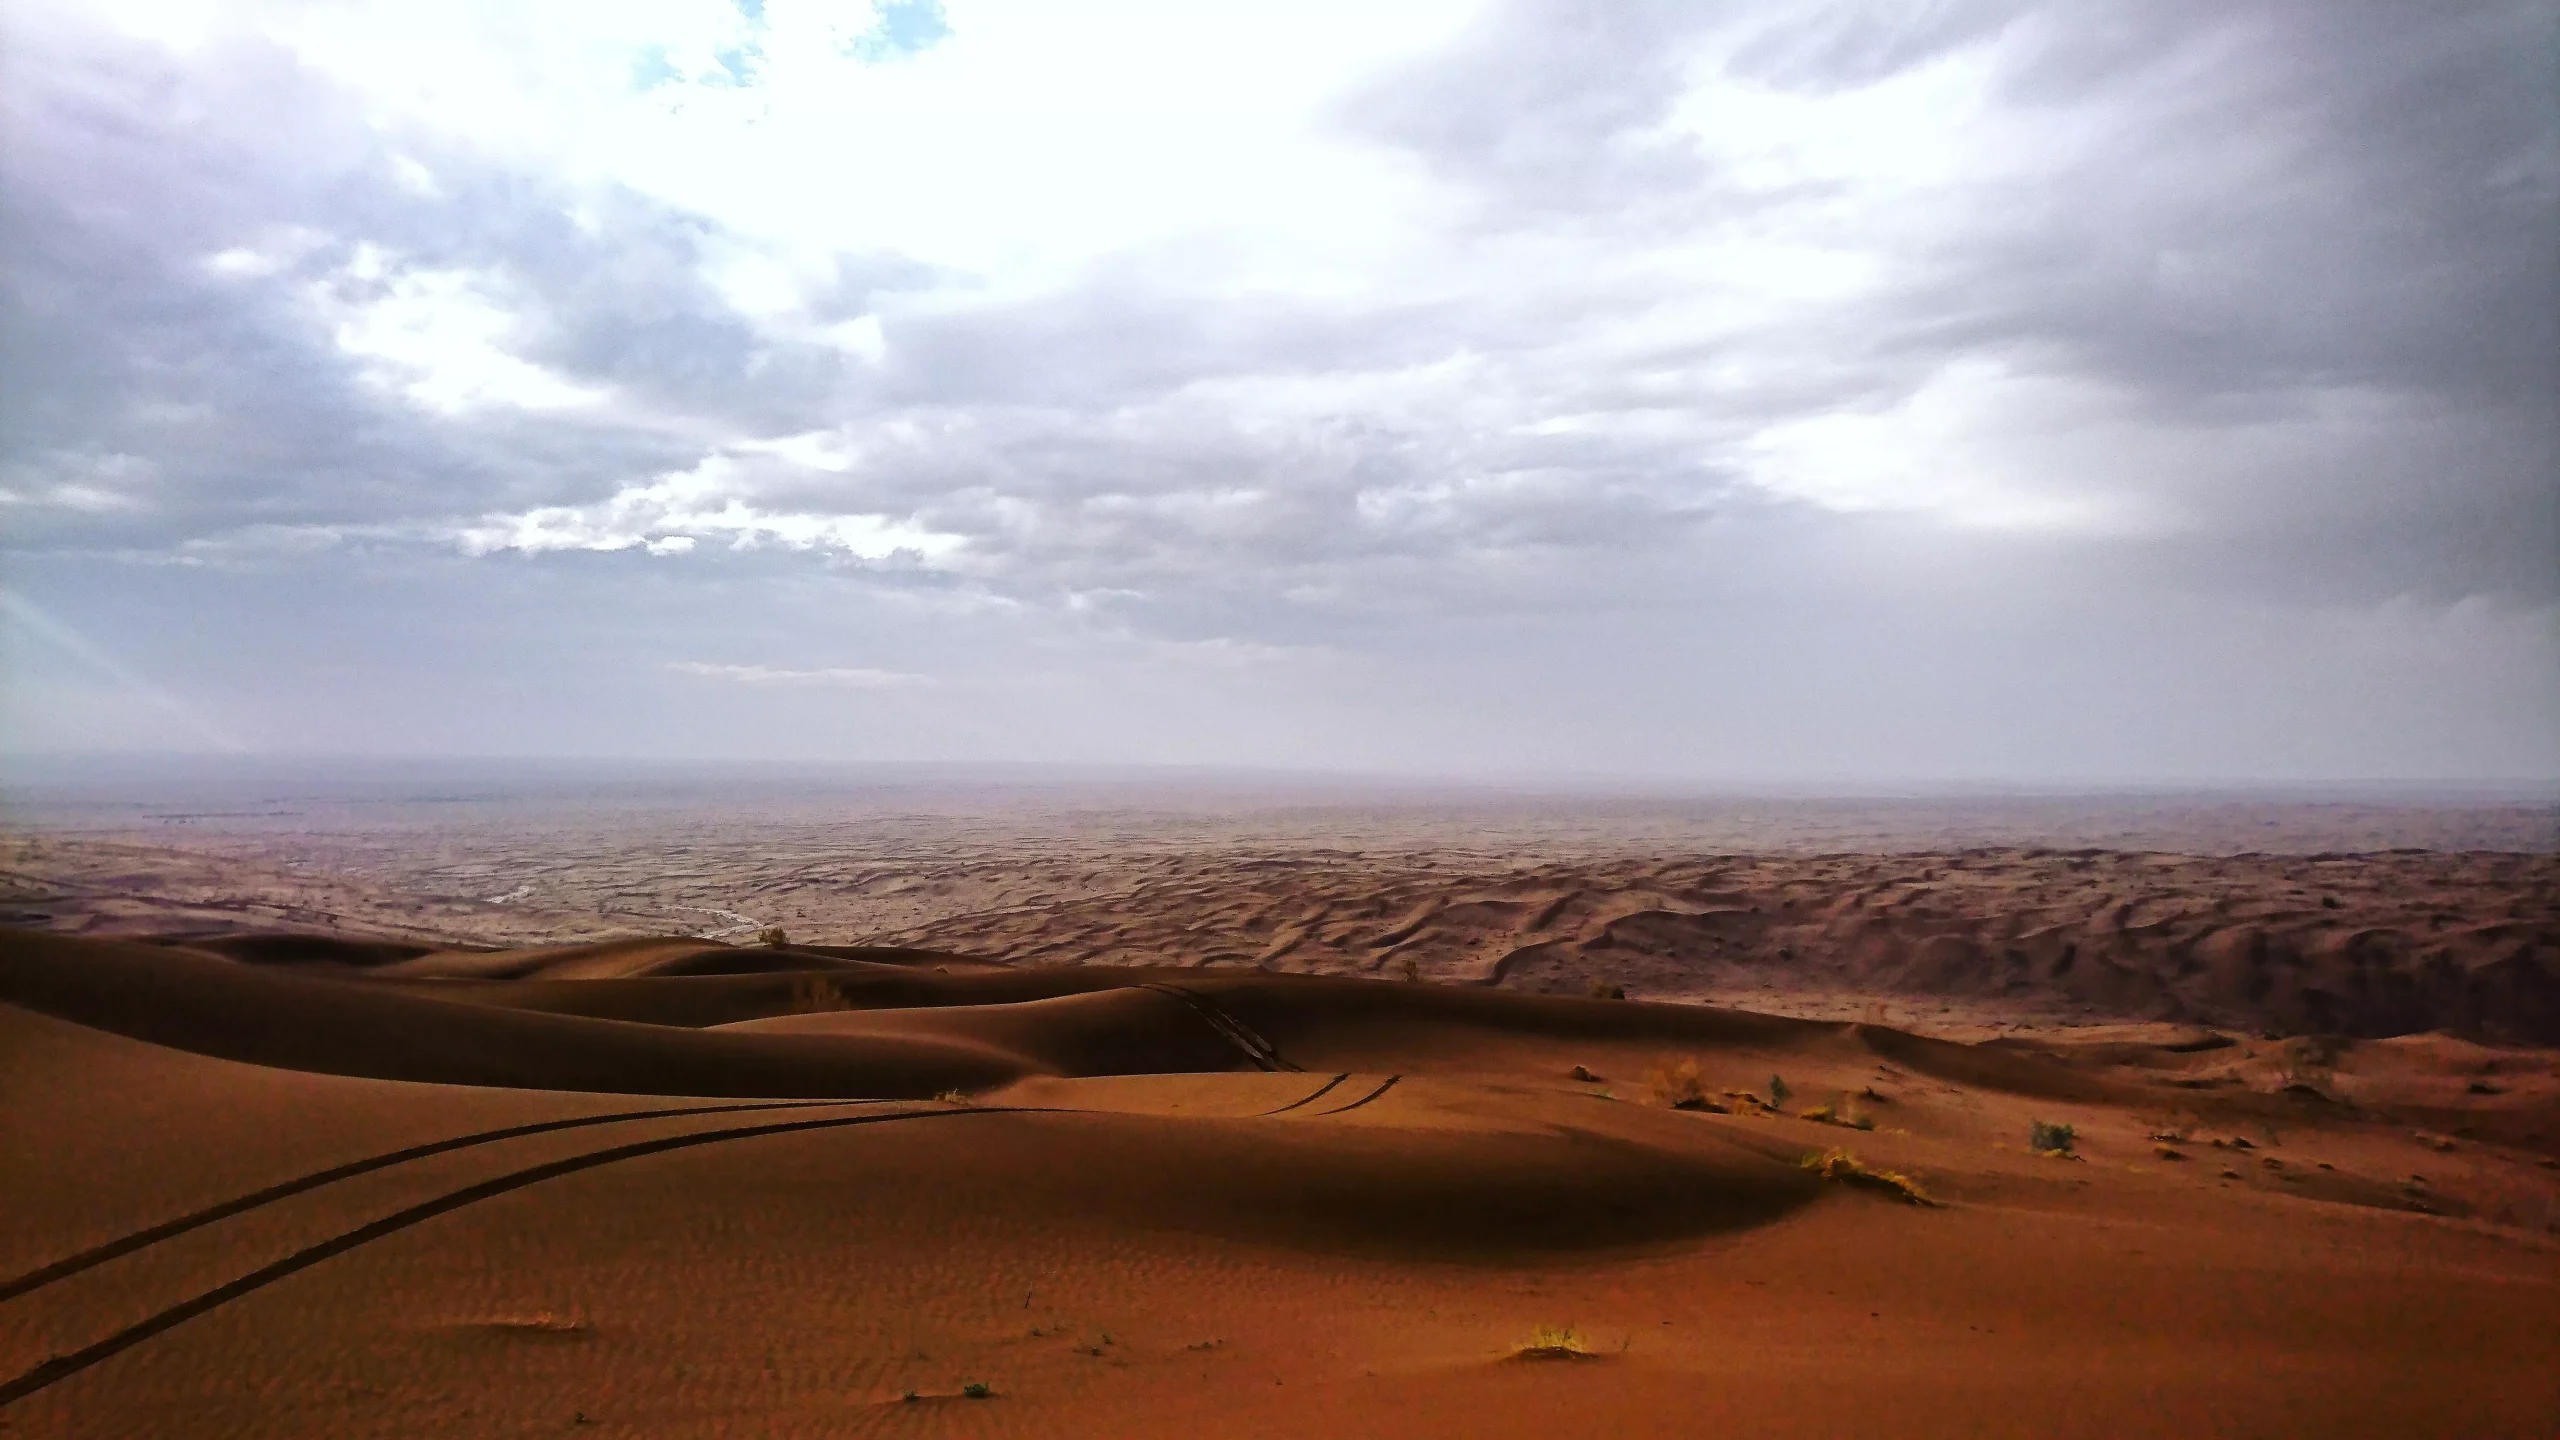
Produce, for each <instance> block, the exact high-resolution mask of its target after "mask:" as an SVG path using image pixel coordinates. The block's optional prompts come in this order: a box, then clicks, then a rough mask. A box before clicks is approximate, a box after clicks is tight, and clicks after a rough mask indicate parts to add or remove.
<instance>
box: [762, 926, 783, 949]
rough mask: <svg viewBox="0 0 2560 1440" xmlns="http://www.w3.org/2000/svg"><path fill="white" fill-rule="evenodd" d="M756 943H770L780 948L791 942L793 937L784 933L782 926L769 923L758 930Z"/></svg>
mask: <svg viewBox="0 0 2560 1440" xmlns="http://www.w3.org/2000/svg"><path fill="white" fill-rule="evenodd" d="M756 943H757V944H759V945H770V946H772V947H773V948H775V949H777V950H779V949H781V948H782V947H783V946H785V945H788V944H790V943H791V937H790V936H788V935H785V934H784V933H782V927H781V926H779V925H767V926H766V927H764V928H763V929H761V930H759V931H757V932H756Z"/></svg>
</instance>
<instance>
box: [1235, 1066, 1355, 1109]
mask: <svg viewBox="0 0 2560 1440" xmlns="http://www.w3.org/2000/svg"><path fill="white" fill-rule="evenodd" d="M1350 1078H1351V1076H1350V1075H1349V1074H1347V1073H1346V1074H1341V1075H1336V1076H1334V1077H1333V1078H1332V1079H1330V1080H1327V1081H1326V1082H1324V1083H1323V1084H1322V1085H1319V1086H1317V1087H1316V1093H1314V1094H1313V1095H1309V1096H1307V1097H1306V1098H1305V1099H1303V1100H1292V1101H1290V1102H1289V1103H1288V1104H1286V1105H1283V1106H1281V1107H1280V1108H1279V1109H1277V1110H1265V1111H1263V1112H1262V1115H1286V1114H1288V1113H1289V1112H1290V1111H1292V1110H1295V1109H1297V1108H1298V1107H1299V1106H1301V1105H1313V1104H1314V1103H1316V1102H1317V1101H1319V1100H1321V1099H1323V1098H1324V1097H1325V1096H1327V1095H1329V1094H1331V1093H1332V1092H1333V1087H1335V1086H1336V1085H1339V1084H1341V1083H1342V1082H1343V1081H1345V1080H1348V1079H1350ZM1262 1115H1257V1116H1255V1117H1253V1118H1255V1119H1257V1120H1259V1119H1261V1118H1262Z"/></svg>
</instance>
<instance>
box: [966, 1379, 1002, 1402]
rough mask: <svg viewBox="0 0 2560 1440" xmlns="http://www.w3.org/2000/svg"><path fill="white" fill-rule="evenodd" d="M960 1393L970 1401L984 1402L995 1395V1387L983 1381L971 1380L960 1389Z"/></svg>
mask: <svg viewBox="0 0 2560 1440" xmlns="http://www.w3.org/2000/svg"><path fill="white" fill-rule="evenodd" d="M960 1393H961V1394H963V1395H966V1396H968V1397H969V1398H970V1399H972V1400H984V1399H986V1398H987V1397H988V1396H990V1395H993V1394H994V1393H996V1387H994V1386H993V1385H990V1384H988V1383H987V1382H986V1381H984V1380H972V1381H970V1382H969V1383H968V1384H966V1385H963V1386H961V1387H960Z"/></svg>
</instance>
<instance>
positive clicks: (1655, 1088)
mask: <svg viewBox="0 0 2560 1440" xmlns="http://www.w3.org/2000/svg"><path fill="white" fill-rule="evenodd" d="M1644 1084H1645V1090H1646V1093H1648V1094H1650V1095H1651V1096H1652V1097H1653V1103H1655V1104H1656V1105H1668V1106H1670V1107H1671V1108H1672V1109H1674V1110H1712V1111H1714V1112H1716V1113H1717V1114H1719V1115H1721V1114H1725V1113H1727V1112H1726V1109H1725V1107H1724V1106H1722V1105H1719V1104H1717V1103H1716V1102H1715V1101H1713V1100H1711V1099H1708V1098H1707V1080H1706V1076H1705V1075H1704V1074H1702V1073H1701V1072H1700V1071H1699V1069H1698V1062H1697V1061H1695V1060H1683V1061H1681V1062H1679V1063H1678V1064H1676V1065H1656V1066H1654V1067H1653V1069H1652V1070H1651V1071H1649V1072H1647V1074H1646V1075H1645V1077H1644Z"/></svg>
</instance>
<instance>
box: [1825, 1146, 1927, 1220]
mask: <svg viewBox="0 0 2560 1440" xmlns="http://www.w3.org/2000/svg"><path fill="white" fill-rule="evenodd" d="M1796 1163H1797V1164H1798V1165H1801V1166H1803V1167H1804V1168H1805V1169H1807V1170H1810V1171H1812V1172H1813V1173H1814V1174H1816V1175H1819V1176H1821V1177H1822V1178H1823V1179H1825V1180H1837V1181H1839V1182H1840V1183H1841V1184H1843V1185H1848V1186H1851V1187H1854V1188H1856V1189H1860V1190H1873V1191H1875V1192H1876V1193H1878V1194H1880V1195H1890V1196H1892V1197H1893V1198H1894V1199H1896V1200H1899V1201H1901V1202H1902V1203H1904V1204H1905V1205H1930V1206H1934V1205H1936V1204H1937V1203H1938V1202H1937V1201H1936V1200H1933V1199H1931V1198H1930V1196H1929V1192H1928V1191H1926V1190H1923V1189H1922V1188H1920V1182H1919V1181H1917V1180H1915V1179H1913V1178H1912V1177H1910V1176H1908V1175H1905V1174H1902V1173H1901V1172H1899V1171H1895V1170H1876V1169H1871V1168H1869V1167H1868V1165H1867V1164H1866V1162H1865V1161H1862V1160H1860V1159H1859V1158H1858V1157H1857V1156H1855V1155H1852V1154H1850V1153H1849V1152H1848V1151H1846V1150H1842V1149H1839V1148H1837V1147H1836V1146H1835V1147H1834V1148H1832V1149H1829V1150H1816V1151H1812V1152H1810V1153H1808V1154H1807V1155H1806V1156H1805V1157H1804V1158H1803V1159H1802V1160H1799V1161H1797V1162H1796Z"/></svg>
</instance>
